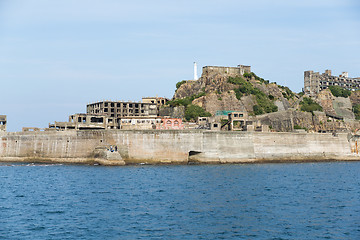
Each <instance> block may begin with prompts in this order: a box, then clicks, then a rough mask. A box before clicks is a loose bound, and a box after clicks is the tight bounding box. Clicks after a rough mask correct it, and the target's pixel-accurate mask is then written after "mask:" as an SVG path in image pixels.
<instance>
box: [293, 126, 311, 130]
mask: <svg viewBox="0 0 360 240" xmlns="http://www.w3.org/2000/svg"><path fill="white" fill-rule="evenodd" d="M294 129H304V130H305V131H307V130H308V129H307V128H306V127H300V126H299V125H294Z"/></svg>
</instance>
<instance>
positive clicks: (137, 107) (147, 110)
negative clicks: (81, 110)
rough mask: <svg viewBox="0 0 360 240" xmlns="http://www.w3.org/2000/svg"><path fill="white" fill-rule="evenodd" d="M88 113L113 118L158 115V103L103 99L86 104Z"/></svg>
mask: <svg viewBox="0 0 360 240" xmlns="http://www.w3.org/2000/svg"><path fill="white" fill-rule="evenodd" d="M86 113H87V114H99V115H106V116H109V117H113V118H117V119H119V118H122V117H144V116H157V103H144V102H120V101H101V102H96V103H90V104H88V105H86Z"/></svg>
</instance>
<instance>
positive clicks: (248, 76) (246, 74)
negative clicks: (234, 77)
mask: <svg viewBox="0 0 360 240" xmlns="http://www.w3.org/2000/svg"><path fill="white" fill-rule="evenodd" d="M243 76H244V77H245V78H249V79H250V78H251V77H254V78H255V80H258V81H260V82H261V83H265V84H269V81H268V80H265V79H263V78H261V77H259V76H257V75H256V74H255V73H253V72H251V73H244V74H243Z"/></svg>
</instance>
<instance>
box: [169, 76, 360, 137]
mask: <svg viewBox="0 0 360 240" xmlns="http://www.w3.org/2000/svg"><path fill="white" fill-rule="evenodd" d="M229 77H236V75H234V74H233V73H226V72H216V71H211V72H205V73H203V74H202V76H201V78H200V79H199V80H197V81H193V80H191V81H187V82H185V83H184V84H182V85H181V86H180V87H179V88H178V89H177V91H176V92H175V94H174V97H173V98H174V99H182V98H186V97H191V96H195V95H199V94H201V97H198V98H196V99H194V100H193V101H192V104H194V105H198V106H200V107H202V108H203V109H204V110H205V111H208V112H210V113H211V114H212V115H216V113H217V111H242V112H247V113H248V114H249V116H251V115H254V111H253V107H254V105H258V102H257V99H258V98H257V97H256V96H255V95H251V94H250V95H249V94H244V95H243V96H242V97H241V98H240V99H237V97H236V93H235V91H236V90H237V88H239V85H235V84H232V83H230V82H229V81H228V80H229ZM242 78H243V79H244V80H245V81H247V82H248V83H249V84H251V85H252V86H253V87H254V88H257V89H258V90H260V91H261V92H263V93H264V94H265V95H266V96H268V97H269V99H273V103H274V104H275V105H276V106H277V107H278V112H275V113H269V114H264V115H261V116H256V118H254V119H256V120H259V121H260V122H261V123H262V124H266V125H269V126H271V127H272V129H273V130H275V131H280V132H284V131H292V130H293V129H294V127H296V128H299V127H300V128H304V129H307V130H309V131H313V132H325V131H338V130H355V129H356V128H358V127H360V124H359V122H358V121H355V120H354V119H355V116H354V113H353V112H352V108H353V106H354V105H355V104H360V91H356V92H353V93H352V94H351V96H350V97H349V98H342V97H334V96H333V95H332V93H331V91H330V90H329V89H325V90H323V91H321V92H320V93H319V94H318V95H317V96H316V98H315V99H313V100H315V102H317V103H318V104H320V106H321V107H322V108H323V112H316V111H315V112H313V113H310V112H301V111H300V107H301V105H300V102H301V101H302V99H303V97H300V96H298V95H297V94H295V93H293V92H291V91H290V89H288V88H287V87H283V86H279V85H277V84H275V83H267V84H266V82H265V81H261V80H256V79H255V76H254V75H252V77H251V78H246V77H242ZM257 79H259V78H257ZM164 111H165V109H164ZM166 111H168V112H166V114H165V115H167V116H183V115H181V114H174V113H170V112H169V111H170V110H166ZM171 111H172V110H171ZM175 112H176V111H175ZM178 112H179V111H178Z"/></svg>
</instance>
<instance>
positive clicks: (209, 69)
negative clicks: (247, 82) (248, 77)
mask: <svg viewBox="0 0 360 240" xmlns="http://www.w3.org/2000/svg"><path fill="white" fill-rule="evenodd" d="M250 72H251V66H245V65H238V66H237V67H218V66H205V67H203V70H202V74H205V75H209V74H214V73H217V74H218V73H220V74H230V75H244V73H250Z"/></svg>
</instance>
